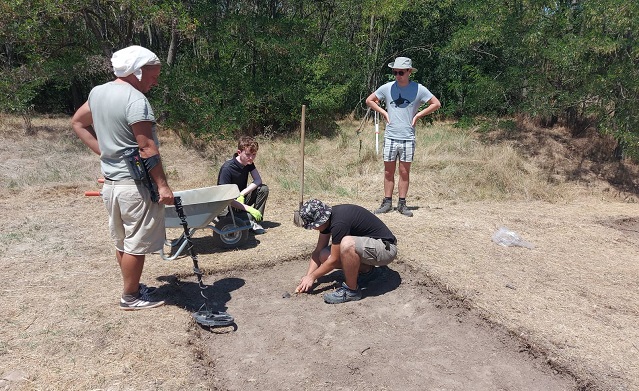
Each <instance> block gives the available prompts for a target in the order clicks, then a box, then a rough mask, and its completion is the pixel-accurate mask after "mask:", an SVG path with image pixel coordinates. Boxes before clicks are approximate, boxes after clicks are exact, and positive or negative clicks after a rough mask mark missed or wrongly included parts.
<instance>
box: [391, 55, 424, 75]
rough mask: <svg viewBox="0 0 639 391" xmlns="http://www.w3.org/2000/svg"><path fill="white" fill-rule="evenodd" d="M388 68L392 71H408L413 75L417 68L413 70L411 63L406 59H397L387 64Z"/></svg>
mask: <svg viewBox="0 0 639 391" xmlns="http://www.w3.org/2000/svg"><path fill="white" fill-rule="evenodd" d="M388 67H389V68H393V69H410V70H411V71H413V73H415V72H417V68H413V61H412V60H411V59H410V58H408V57H397V58H396V59H395V62H389V63H388Z"/></svg>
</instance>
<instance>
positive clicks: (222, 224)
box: [213, 215, 248, 248]
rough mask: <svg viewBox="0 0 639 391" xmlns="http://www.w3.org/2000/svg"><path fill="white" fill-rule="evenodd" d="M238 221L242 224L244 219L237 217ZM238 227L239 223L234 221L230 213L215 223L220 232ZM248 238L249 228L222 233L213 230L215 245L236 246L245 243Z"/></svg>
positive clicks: (223, 246)
mask: <svg viewBox="0 0 639 391" xmlns="http://www.w3.org/2000/svg"><path fill="white" fill-rule="evenodd" d="M236 221H238V222H239V223H240V224H241V223H242V221H241V220H238V219H237V218H236ZM237 227H238V225H237V224H235V223H233V218H232V217H231V216H230V215H226V216H224V217H220V219H219V221H218V222H217V223H215V228H216V229H217V230H219V231H220V232H227V231H232V230H234V229H236V228H237ZM247 240H248V229H243V230H241V231H235V232H229V233H222V234H218V233H217V232H213V244H214V245H215V247H220V248H236V247H239V246H241V245H243V244H244V243H245V242H246V241H247Z"/></svg>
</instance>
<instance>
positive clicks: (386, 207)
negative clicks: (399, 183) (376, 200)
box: [374, 198, 393, 214]
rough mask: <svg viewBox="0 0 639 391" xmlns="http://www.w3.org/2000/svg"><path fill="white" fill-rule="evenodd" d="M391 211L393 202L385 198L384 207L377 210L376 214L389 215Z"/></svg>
mask: <svg viewBox="0 0 639 391" xmlns="http://www.w3.org/2000/svg"><path fill="white" fill-rule="evenodd" d="M391 210H393V201H391V200H387V199H386V198H384V200H383V201H382V205H381V206H380V207H379V208H377V209H375V212H374V213H375V214H380V213H387V212H390V211H391Z"/></svg>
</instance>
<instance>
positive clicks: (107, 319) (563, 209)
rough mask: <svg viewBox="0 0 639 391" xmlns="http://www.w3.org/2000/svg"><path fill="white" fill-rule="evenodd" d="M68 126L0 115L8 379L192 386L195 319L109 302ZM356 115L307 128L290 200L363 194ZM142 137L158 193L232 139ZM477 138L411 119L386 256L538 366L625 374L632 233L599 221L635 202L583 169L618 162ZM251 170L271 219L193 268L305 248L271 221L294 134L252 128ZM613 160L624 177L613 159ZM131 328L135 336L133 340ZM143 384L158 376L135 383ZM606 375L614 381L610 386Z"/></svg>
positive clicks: (632, 332)
mask: <svg viewBox="0 0 639 391" xmlns="http://www.w3.org/2000/svg"><path fill="white" fill-rule="evenodd" d="M68 121H69V119H68V118H36V119H34V121H33V126H34V129H35V134H34V135H32V136H26V135H25V131H24V128H23V123H22V120H21V119H16V118H12V117H8V116H0V139H1V140H3V142H0V205H1V206H3V207H4V208H5V209H4V210H5V214H3V216H9V214H10V217H11V218H6V219H5V221H4V225H3V226H2V227H0V246H2V248H4V249H5V250H6V251H7V253H6V254H7V256H6V257H5V258H4V259H3V260H2V261H1V262H2V267H1V268H0V270H2V274H1V276H0V277H2V279H3V281H4V286H3V290H2V291H1V292H2V294H1V295H2V296H1V297H0V302H1V303H2V304H0V305H1V306H2V307H1V311H0V312H1V313H2V315H3V318H2V321H1V326H2V327H0V368H2V367H4V368H10V369H11V370H13V371H15V370H16V366H19V368H22V369H23V370H24V371H26V377H27V378H28V380H27V382H26V383H20V384H22V386H21V388H16V389H25V390H35V389H95V388H97V387H99V388H101V389H106V388H108V389H112V390H124V389H166V390H169V389H180V388H189V389H210V388H211V383H210V382H212V381H213V380H212V377H213V376H215V373H214V369H215V368H212V366H213V364H211V365H208V364H209V363H208V362H206V360H207V357H206V356H205V355H204V354H203V353H202V348H201V347H199V346H198V344H197V343H194V342H192V341H193V339H197V335H198V334H197V330H194V329H193V327H192V325H191V324H190V323H189V320H188V319H187V317H185V314H184V311H182V310H181V309H179V308H174V307H170V308H164V309H161V310H159V311H161V312H156V313H155V314H153V313H141V314H139V315H136V316H135V317H132V316H122V314H121V313H119V312H118V310H117V309H114V308H113V307H114V304H113V295H116V294H117V292H119V289H120V285H121V281H120V277H119V272H118V270H117V267H116V266H115V265H114V264H113V260H112V248H111V245H110V242H109V240H108V238H107V237H106V228H105V226H104V216H103V214H100V215H98V213H100V212H103V211H102V209H101V205H100V203H99V202H97V200H87V199H84V198H83V197H82V196H81V194H82V192H83V191H85V190H94V189H96V188H97V184H96V182H95V180H96V179H97V178H98V177H99V175H100V174H99V165H98V163H97V158H96V156H95V155H93V154H91V153H90V152H89V151H88V149H87V148H86V147H84V146H83V145H82V144H81V143H80V142H79V141H78V140H77V139H76V137H75V136H74V135H73V133H72V131H71V129H70V126H69V122H68ZM309 125H310V126H312V124H309ZM358 125H359V124H356V123H352V122H343V123H340V132H339V133H338V135H337V136H336V137H333V138H331V139H327V138H313V137H308V138H307V140H306V149H305V153H306V161H305V174H306V175H305V199H308V198H310V197H317V198H322V199H325V200H327V201H328V202H330V203H337V202H353V203H358V204H361V205H365V206H367V207H369V208H372V207H374V206H376V203H377V202H378V200H379V198H380V197H381V196H382V173H383V171H382V170H383V168H382V164H381V162H380V160H381V159H380V158H379V157H378V156H377V155H376V153H375V138H374V136H375V135H374V131H373V126H372V124H371V125H370V126H367V127H365V128H364V131H363V132H362V133H361V135H360V136H358V134H357V132H356V129H357V127H358ZM496 128H497V127H496ZM160 131H161V134H160V139H161V141H162V143H163V144H162V147H161V151H162V154H163V161H164V164H165V168H166V171H167V173H168V175H169V181H170V183H171V186H172V187H173V188H174V190H182V189H189V188H196V187H203V186H209V185H211V184H214V183H215V181H216V178H217V172H218V167H219V165H220V163H221V162H222V161H223V160H224V159H227V158H228V157H230V155H231V154H232V153H233V152H234V149H235V145H234V143H233V142H228V143H221V142H207V143H202V142H199V143H198V144H197V150H194V149H190V148H186V147H184V146H183V145H182V144H181V143H180V142H179V137H178V136H176V135H175V134H174V133H173V132H171V131H169V130H167V129H161V130H160ZM488 133H490V134H489V136H490V137H488V136H487V133H486V131H485V130H483V131H482V133H480V132H478V129H468V130H465V129H458V128H455V127H454V126H453V125H452V124H448V123H438V124H435V125H432V126H420V128H419V129H418V132H417V134H418V140H417V143H418V147H417V155H416V157H415V162H414V163H413V168H412V172H411V189H410V191H409V203H411V204H412V205H419V207H420V208H424V209H428V210H426V211H424V210H423V209H420V210H417V211H416V215H417V216H416V217H415V218H413V219H412V220H408V221H409V223H408V224H407V223H406V222H407V219H406V218H404V217H403V216H399V215H398V214H397V213H394V214H388V215H385V216H384V219H385V222H386V223H387V224H388V225H389V227H391V229H392V230H393V232H396V233H397V234H398V237H401V239H400V241H401V244H402V246H403V247H402V250H401V251H402V255H401V260H400V261H401V262H404V263H406V264H409V265H411V266H414V267H416V268H419V269H420V270H424V271H425V272H426V273H427V274H428V276H429V277H430V278H432V279H433V280H434V281H436V282H437V283H438V284H441V286H442V287H444V288H445V289H446V290H448V291H449V292H453V293H454V294H455V295H456V296H458V297H459V298H460V299H463V300H464V301H465V302H466V303H467V304H468V305H469V306H470V307H472V308H477V309H479V310H480V311H481V312H482V314H484V315H485V317H486V318H487V319H489V320H490V321H492V322H495V323H498V324H500V325H503V326H504V327H506V328H507V329H509V330H511V331H512V332H513V333H516V334H517V335H518V336H521V338H522V340H524V341H528V344H529V346H532V347H534V348H535V349H539V351H541V352H545V354H548V356H549V357H551V358H552V363H553V365H556V366H557V367H558V368H567V369H568V370H569V371H570V372H571V373H574V374H576V375H577V376H579V377H580V378H582V379H587V381H595V380H596V381H601V382H602V384H604V386H601V387H599V388H597V387H595V386H593V387H590V388H588V389H593V390H594V389H606V390H607V389H610V390H612V389H632V387H633V386H637V385H639V368H637V364H636V363H637V360H636V352H637V347H636V343H633V342H632V340H633V338H635V336H636V334H637V331H636V327H635V326H636V321H637V319H638V316H639V310H638V309H637V305H636V303H637V302H638V301H637V293H636V292H638V291H637V289H636V288H637V283H636V281H637V278H636V277H637V268H636V267H635V266H634V264H633V263H632V259H634V257H635V255H636V245H637V242H638V241H639V239H638V238H637V237H635V235H634V234H633V233H632V232H634V231H632V229H634V227H629V228H628V229H627V230H616V229H614V228H610V227H609V226H614V225H616V224H618V221H626V220H627V217H628V215H631V213H632V212H631V211H632V210H634V209H633V206H634V205H633V204H632V203H634V202H635V196H634V194H632V193H623V192H622V191H621V190H619V188H618V187H615V186H612V185H610V184H609V183H608V182H606V181H601V180H599V179H601V178H602V177H604V178H605V177H606V176H605V173H606V172H609V173H614V172H618V171H619V167H620V165H619V164H618V165H617V168H616V170H612V168H613V167H614V166H613V165H612V164H607V165H606V167H608V169H607V171H606V170H603V169H602V170H600V171H594V168H596V167H598V166H597V164H595V163H594V162H592V161H589V160H588V159H587V158H586V157H584V156H582V155H579V152H580V151H583V152H588V148H585V147H584V148H571V147H570V144H569V140H566V139H564V138H563V137H564V134H565V133H564V132H562V131H561V129H553V130H539V129H537V130H535V132H532V131H531V132H520V133H516V134H511V133H509V134H508V135H504V132H502V131H501V130H499V129H495V130H494V131H491V130H489V132H488ZM535 137H536V138H535ZM360 141H361V143H360ZM577 142H581V143H582V144H584V141H583V140H577ZM380 144H381V139H380ZM593 144H594V143H593ZM360 145H361V148H360ZM257 164H258V167H259V168H260V171H261V172H262V174H263V176H264V178H265V181H266V183H268V184H269V187H270V188H271V192H272V200H271V199H269V207H268V211H269V217H268V218H269V220H270V221H271V222H273V223H277V225H276V224H273V226H272V228H270V231H271V232H269V234H267V235H262V236H261V237H260V238H259V240H260V243H259V246H258V245H257V244H255V245H254V246H253V247H251V248H247V249H243V250H242V254H241V255H240V254H238V253H237V252H224V253H221V252H213V251H211V252H209V253H205V254H202V256H201V262H202V264H203V265H205V267H206V268H207V272H208V273H213V272H216V271H219V270H231V269H233V268H234V267H246V266H247V265H251V267H256V268H257V267H260V266H261V265H264V264H268V263H269V262H271V263H272V262H277V261H279V260H282V259H293V258H294V257H299V256H301V255H303V254H304V252H305V251H308V249H309V247H310V246H312V244H313V243H312V240H313V239H312V238H311V237H310V236H308V235H306V232H303V230H299V229H295V228H294V227H289V226H288V225H286V224H285V223H286V222H288V221H290V219H291V218H292V208H294V206H295V205H297V202H298V201H299V181H300V178H299V170H298V167H299V164H300V158H299V138H296V137H289V138H272V137H265V136H264V137H260V153H259V156H258V160H257ZM603 165H604V164H600V166H603ZM623 168H624V170H625V171H624V172H626V173H633V172H635V171H634V168H633V166H632V165H630V164H624V166H623ZM630 176H631V175H629V177H630ZM584 195H585V196H587V197H584ZM593 195H596V197H593ZM620 200H621V201H620ZM271 211H272V212H271ZM623 219H626V220H623ZM631 220H632V219H631ZM604 221H605V222H606V224H602V222H604ZM501 224H505V225H507V226H509V228H511V229H514V230H516V231H517V232H518V233H520V234H521V235H522V236H523V237H524V238H526V239H528V240H530V241H532V242H533V243H534V244H535V245H537V247H536V249H535V250H532V251H529V250H524V249H514V248H501V247H499V246H493V245H492V244H491V243H490V234H491V233H492V232H493V230H494V229H495V228H496V226H498V225H501ZM289 225H290V224H289ZM258 251H259V256H258ZM262 259H266V260H264V261H261V260H262ZM187 275H188V276H192V273H191V269H190V265H189V262H186V261H185V262H176V263H173V264H168V263H166V264H165V263H157V262H149V264H148V267H146V266H145V275H144V276H145V277H146V278H151V277H150V276H155V277H157V276H178V277H184V276H187ZM145 282H149V281H148V280H146V281H145ZM507 286H513V287H515V288H516V289H511V288H508V287H507ZM505 287H506V288H505ZM95 292H100V294H95ZM167 307H168V306H167ZM150 312H152V311H150ZM158 313H161V314H162V321H161V322H158V319H157V314H158ZM633 327H634V328H633ZM132 330H145V333H147V334H148V335H149V336H152V337H151V338H149V339H148V340H145V339H144V338H142V339H137V338H135V336H134V335H133V334H132ZM624 336H625V337H624ZM635 340H636V339H635ZM167 352H170V355H171V357H170V358H167V357H166V355H167ZM148 357H151V360H147V361H145V360H144V358H148ZM633 357H634V358H635V360H634V361H633ZM549 361H550V359H549ZM198 363H199V364H202V367H207V366H208V367H210V371H212V372H211V373H209V374H207V373H203V374H202V377H201V378H199V377H198V376H196V374H195V373H194V372H193V370H192V368H193V366H194V365H195V364H198ZM134 366H135V367H134ZM157 368H161V369H160V370H158V369H157ZM8 370H9V369H7V371H8ZM158 372H160V373H158ZM0 374H2V375H3V376H7V373H6V372H0ZM185 374H188V375H185ZM207 375H211V377H210V378H207V377H206V376H207ZM160 378H162V379H163V380H162V381H163V383H161V384H160V383H151V382H150V380H148V379H160ZM120 379H122V383H118V382H119V381H120ZM158 381H159V380H158ZM1 382H2V381H1V380H0V389H1V388H2V386H3V384H2V383H1ZM207 382H208V383H207ZM606 382H608V383H606ZM606 384H608V385H609V384H612V385H613V386H609V387H606V386H605V385H606ZM620 384H621V385H626V386H628V387H629V388H623V387H616V388H615V385H620Z"/></svg>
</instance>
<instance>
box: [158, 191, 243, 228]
mask: <svg viewBox="0 0 639 391" xmlns="http://www.w3.org/2000/svg"><path fill="white" fill-rule="evenodd" d="M173 195H174V196H176V197H178V196H179V197H181V198H182V207H183V209H184V214H185V215H186V222H187V223H188V225H189V228H205V227H207V226H208V225H209V224H210V223H211V221H213V220H214V219H215V218H216V217H217V216H218V215H219V214H220V213H222V211H223V210H224V208H226V207H227V206H228V205H229V204H230V203H231V201H233V200H234V199H236V198H237V197H239V195H240V191H239V190H238V188H237V185H218V186H210V187H202V188H199V189H191V190H183V191H176V192H174V193H173ZM164 225H165V226H166V228H179V227H181V226H182V220H180V217H179V216H178V215H177V212H176V211H175V205H166V207H165V223H164Z"/></svg>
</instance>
